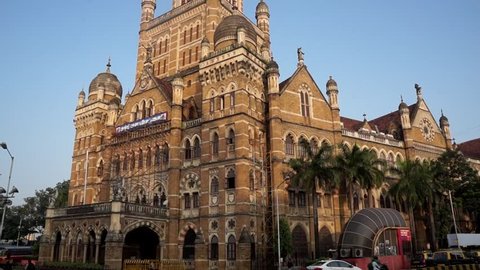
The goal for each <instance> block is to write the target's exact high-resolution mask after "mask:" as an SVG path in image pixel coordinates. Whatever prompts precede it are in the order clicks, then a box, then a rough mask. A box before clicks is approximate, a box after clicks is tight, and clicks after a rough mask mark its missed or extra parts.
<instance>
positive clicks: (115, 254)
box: [105, 232, 123, 269]
mask: <svg viewBox="0 0 480 270" xmlns="http://www.w3.org/2000/svg"><path fill="white" fill-rule="evenodd" d="M122 255H123V236H122V235H121V234H119V233H113V232H109V236H107V239H106V242H105V266H106V268H108V269H122Z"/></svg>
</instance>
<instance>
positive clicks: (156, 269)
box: [123, 259, 186, 270]
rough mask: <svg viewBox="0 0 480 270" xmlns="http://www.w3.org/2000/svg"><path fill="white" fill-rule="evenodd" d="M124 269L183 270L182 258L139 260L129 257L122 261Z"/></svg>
mask: <svg viewBox="0 0 480 270" xmlns="http://www.w3.org/2000/svg"><path fill="white" fill-rule="evenodd" d="M123 269H124V270H185V269H186V268H185V263H184V262H183V261H182V260H167V259H165V260H139V259H129V260H124V261H123Z"/></svg>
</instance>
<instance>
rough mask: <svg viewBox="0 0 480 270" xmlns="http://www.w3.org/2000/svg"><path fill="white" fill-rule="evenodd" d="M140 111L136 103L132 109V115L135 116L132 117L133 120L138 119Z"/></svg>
mask: <svg viewBox="0 0 480 270" xmlns="http://www.w3.org/2000/svg"><path fill="white" fill-rule="evenodd" d="M140 113H141V112H140V109H139V108H138V105H135V110H134V115H135V117H134V119H133V120H138V119H140Z"/></svg>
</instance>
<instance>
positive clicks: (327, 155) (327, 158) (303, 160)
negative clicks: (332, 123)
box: [289, 139, 334, 257]
mask: <svg viewBox="0 0 480 270" xmlns="http://www.w3.org/2000/svg"><path fill="white" fill-rule="evenodd" d="M299 144H300V147H301V148H302V150H303V151H304V152H305V153H303V156H302V157H300V158H297V159H291V160H290V161H289V165H290V167H291V168H292V170H293V171H292V173H291V174H290V179H291V184H292V185H293V186H297V187H302V188H305V189H306V190H310V191H311V193H312V202H313V219H314V229H315V234H314V237H315V256H316V257H318V255H319V251H320V242H319V236H318V231H319V230H318V211H317V205H318V203H317V191H316V188H317V186H318V187H319V188H325V187H329V186H331V185H333V183H332V181H333V180H334V177H333V161H334V159H333V156H332V147H331V146H330V145H328V144H322V145H321V147H320V148H318V149H316V146H313V147H312V145H311V144H310V143H309V142H308V141H307V140H305V139H302V140H300V143H299Z"/></svg>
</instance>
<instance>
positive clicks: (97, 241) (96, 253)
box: [95, 239, 100, 263]
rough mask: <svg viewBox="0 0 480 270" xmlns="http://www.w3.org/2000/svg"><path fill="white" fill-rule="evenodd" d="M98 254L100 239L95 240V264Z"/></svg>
mask: <svg viewBox="0 0 480 270" xmlns="http://www.w3.org/2000/svg"><path fill="white" fill-rule="evenodd" d="M99 252H100V239H96V240H95V263H98V254H99Z"/></svg>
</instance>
